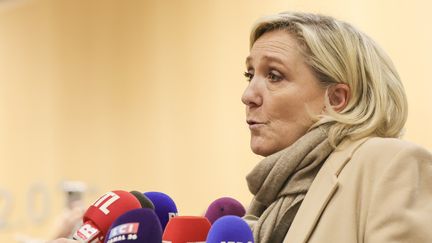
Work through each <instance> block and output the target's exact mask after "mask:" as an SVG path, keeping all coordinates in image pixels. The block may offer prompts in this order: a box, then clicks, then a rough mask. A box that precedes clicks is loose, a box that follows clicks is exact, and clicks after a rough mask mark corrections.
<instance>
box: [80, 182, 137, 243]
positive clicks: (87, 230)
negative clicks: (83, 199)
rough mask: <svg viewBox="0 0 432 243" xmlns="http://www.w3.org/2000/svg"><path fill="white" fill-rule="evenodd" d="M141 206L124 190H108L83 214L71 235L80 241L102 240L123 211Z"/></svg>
mask: <svg viewBox="0 0 432 243" xmlns="http://www.w3.org/2000/svg"><path fill="white" fill-rule="evenodd" d="M136 208H141V204H140V202H139V201H138V199H136V198H135V197H134V196H133V195H132V194H130V193H129V192H126V191H121V190H118V191H110V192H108V193H106V194H105V195H103V196H102V197H100V198H99V199H98V200H97V201H96V202H95V203H94V204H93V205H91V206H90V207H89V208H88V209H87V211H86V212H85V214H84V217H83V225H82V226H81V227H80V228H78V230H77V231H76V232H75V234H74V235H73V239H74V240H78V241H80V242H92V243H93V242H103V240H104V237H105V235H106V233H107V231H108V229H109V227H110V225H111V223H112V222H113V221H114V220H115V219H116V218H117V217H119V216H120V215H122V214H123V213H125V212H127V211H129V210H132V209H136Z"/></svg>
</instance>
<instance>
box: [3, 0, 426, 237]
mask: <svg viewBox="0 0 432 243" xmlns="http://www.w3.org/2000/svg"><path fill="white" fill-rule="evenodd" d="M431 6H432V4H431V3H429V1H426V0H425V1H421V0H412V1H394V0H381V1H376V0H364V1H358V0H325V1H314V0H284V1H282V0H272V1H262V0H0V242H18V240H19V239H25V238H27V237H28V238H34V239H48V238H49V237H51V235H52V234H53V231H54V228H53V227H54V226H53V225H55V224H56V223H55V222H56V220H57V218H58V216H59V215H61V213H62V212H63V211H64V209H65V207H66V204H67V201H68V198H71V197H73V196H74V195H72V194H71V193H70V191H74V192H78V193H80V194H82V198H83V200H84V201H85V203H86V207H87V206H88V205H89V204H90V203H92V202H93V201H94V200H95V199H97V198H98V197H99V196H101V195H102V194H103V193H105V192H107V191H110V190H114V189H123V190H128V191H130V190H138V191H162V192H165V193H167V194H168V195H170V196H171V197H172V198H173V199H174V201H175V202H176V203H177V207H178V209H179V214H180V215H201V214H203V213H204V212H205V210H206V209H207V207H208V205H209V204H210V203H211V202H212V201H213V200H215V199H216V198H218V197H222V196H231V197H234V198H236V199H238V200H239V201H240V202H242V203H243V204H244V205H245V206H247V204H248V202H249V200H250V199H251V196H250V193H249V191H248V189H247V185H246V181H245V176H246V174H247V173H248V172H249V171H250V170H251V169H252V168H253V166H254V165H255V164H256V163H257V162H258V161H259V160H260V159H261V158H260V157H258V156H256V155H253V154H252V152H251V151H250V149H249V130H248V128H247V126H246V124H245V116H244V106H243V104H242V103H241V101H240V96H241V94H242V91H243V89H244V88H245V87H246V84H247V83H246V81H245V79H244V77H243V75H242V73H243V72H244V71H245V67H244V59H245V57H246V56H247V55H248V35H249V30H250V27H251V25H252V23H253V22H254V21H255V20H256V19H257V18H258V17H260V16H263V15H266V14H272V13H277V12H281V11H285V10H300V11H308V12H315V13H323V14H327V15H332V16H334V17H337V18H340V19H343V20H346V21H348V22H350V23H352V24H353V25H355V26H357V27H358V28H360V29H361V30H363V31H364V32H366V33H367V34H369V35H370V36H372V38H374V39H375V40H376V41H377V42H378V43H380V44H381V46H383V47H384V49H385V50H386V51H387V52H388V54H389V55H390V57H391V58H392V59H393V61H394V63H395V65H396V67H397V68H398V70H399V73H400V75H401V77H402V79H403V81H404V84H405V87H406V90H407V94H408V99H409V104H410V112H409V118H408V123H407V126H406V135H405V139H406V140H410V141H413V142H415V143H418V144H420V145H422V146H424V147H426V148H428V149H432V139H431V135H432V132H430V130H429V128H428V125H430V124H432V107H431V101H430V99H429V98H430V91H431V90H432V82H431V80H432V72H431V70H432V63H431V61H430V57H431V56H432V47H431V46H430V43H432V29H431V28H430V27H429V25H428V24H427V23H431V22H432V15H431V14H430V12H429V11H430V9H431ZM428 97H429V98H428ZM428 99H429V100H428ZM71 188H72V189H71ZM68 191H69V194H68ZM68 195H69V196H68Z"/></svg>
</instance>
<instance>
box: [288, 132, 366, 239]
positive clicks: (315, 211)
mask: <svg viewBox="0 0 432 243" xmlns="http://www.w3.org/2000/svg"><path fill="white" fill-rule="evenodd" d="M366 140H367V138H363V139H360V140H356V141H354V142H353V141H350V140H345V141H344V142H343V143H341V145H340V146H338V148H336V149H335V151H334V152H333V153H332V154H331V155H330V157H329V158H328V159H327V161H326V162H325V163H324V165H323V166H322V168H321V169H320V171H319V172H318V174H317V176H316V177H315V179H314V181H313V183H312V185H311V187H310V188H309V191H308V192H307V194H306V196H305V199H304V200H303V203H302V205H301V206H300V209H299V210H298V212H297V215H296V217H295V218H294V221H293V223H292V225H291V227H290V229H289V231H288V233H287V235H286V237H285V239H284V241H283V242H284V243H304V242H307V240H308V239H309V237H310V235H311V233H312V232H313V229H314V227H315V225H316V224H317V222H318V219H319V217H320V216H321V214H322V212H323V211H324V209H325V207H326V206H327V203H328V202H329V201H330V200H331V198H332V197H333V195H334V193H335V192H336V191H337V188H338V175H339V173H340V172H341V171H342V169H343V167H344V166H345V165H346V163H347V162H348V161H349V160H350V159H351V156H352V154H353V153H354V152H355V150H356V149H357V148H358V147H359V146H360V145H361V144H363V143H364V142H365V141H366Z"/></svg>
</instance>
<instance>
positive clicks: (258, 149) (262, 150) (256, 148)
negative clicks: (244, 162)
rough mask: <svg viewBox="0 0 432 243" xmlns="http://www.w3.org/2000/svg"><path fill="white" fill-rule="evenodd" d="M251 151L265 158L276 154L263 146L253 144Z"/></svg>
mask: <svg viewBox="0 0 432 243" xmlns="http://www.w3.org/2000/svg"><path fill="white" fill-rule="evenodd" d="M251 150H252V152H253V153H254V154H257V155H261V156H264V157H266V156H269V155H271V154H273V153H274V152H276V151H273V150H271V149H269V148H266V147H263V146H254V145H253V144H251Z"/></svg>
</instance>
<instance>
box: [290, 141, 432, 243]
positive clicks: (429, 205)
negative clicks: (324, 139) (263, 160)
mask: <svg viewBox="0 0 432 243" xmlns="http://www.w3.org/2000/svg"><path fill="white" fill-rule="evenodd" d="M340 147H341V149H337V150H335V151H334V152H333V153H332V154H331V155H330V157H329V158H328V159H327V161H326V162H325V163H324V165H323V167H322V168H321V170H320V171H319V173H318V175H317V176H316V178H315V180H314V181H313V183H312V185H311V187H310V189H309V191H308V193H307V194H306V197H305V200H304V201H303V203H302V205H301V207H300V209H299V211H298V212H297V215H296V217H295V219H294V221H293V224H292V225H291V228H290V229H289V231H288V233H287V235H286V237H285V240H284V243H303V242H308V243H389V242H407V243H408V242H409V243H432V155H431V154H430V153H429V152H428V151H426V150H425V149H422V148H420V147H418V146H416V145H414V144H411V143H408V142H404V141H402V140H399V139H390V138H366V139H362V140H358V141H355V142H350V141H346V142H344V143H342V144H341V146H340Z"/></svg>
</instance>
